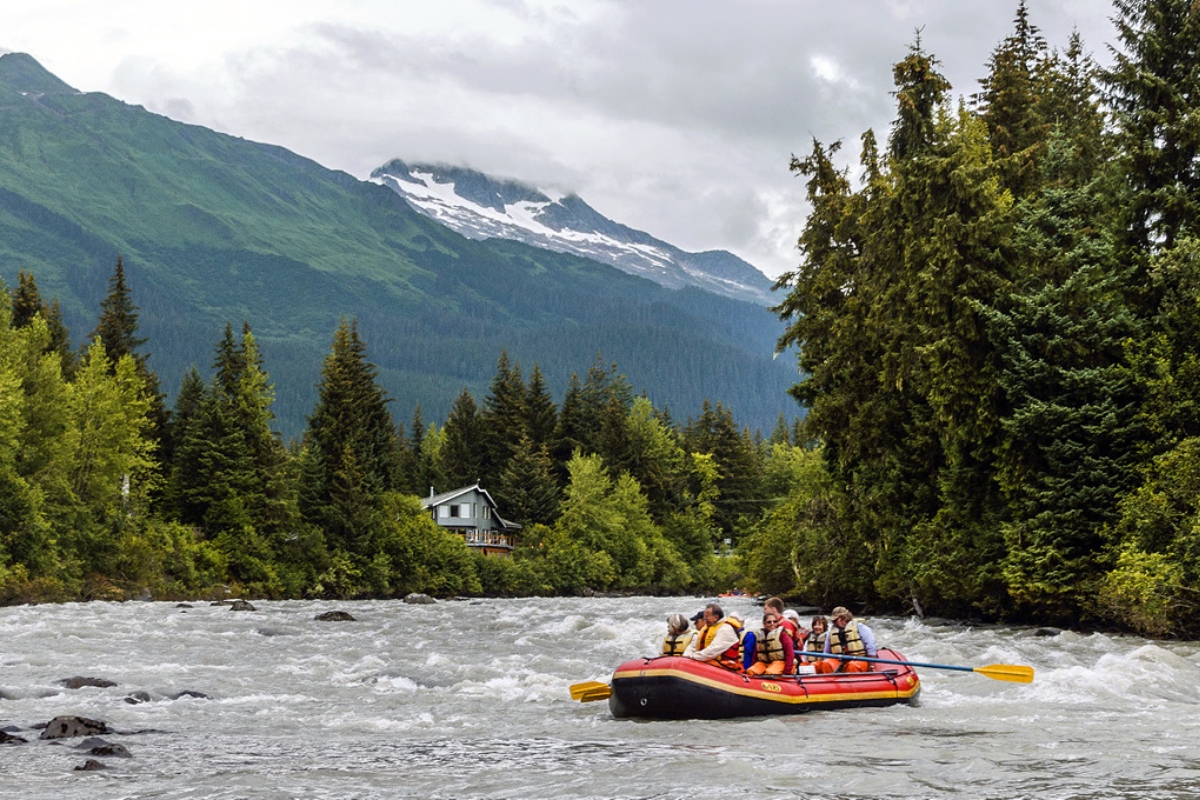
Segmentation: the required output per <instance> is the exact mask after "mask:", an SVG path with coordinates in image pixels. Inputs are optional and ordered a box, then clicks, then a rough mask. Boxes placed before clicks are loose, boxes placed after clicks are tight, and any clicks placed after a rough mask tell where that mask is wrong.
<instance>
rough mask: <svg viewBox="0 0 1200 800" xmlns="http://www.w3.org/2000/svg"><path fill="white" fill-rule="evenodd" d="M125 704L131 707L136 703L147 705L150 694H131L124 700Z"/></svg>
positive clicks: (139, 692)
mask: <svg viewBox="0 0 1200 800" xmlns="http://www.w3.org/2000/svg"><path fill="white" fill-rule="evenodd" d="M125 702H126V703H129V705H131V706H136V705H137V704H138V703H149V702H150V693H149V692H141V691H138V692H131V693H130V695H129V696H128V697H126V698H125Z"/></svg>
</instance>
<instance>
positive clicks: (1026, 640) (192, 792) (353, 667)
mask: <svg viewBox="0 0 1200 800" xmlns="http://www.w3.org/2000/svg"><path fill="white" fill-rule="evenodd" d="M254 605H255V606H256V610H255V611H232V610H231V609H230V608H229V607H226V606H210V605H209V604H207V603H205V602H196V603H194V604H193V607H192V608H180V607H178V606H177V604H175V603H163V602H140V603H82V604H64V605H41V606H19V607H9V608H0V642H3V650H0V728H4V729H7V730H8V731H9V732H10V733H12V734H13V735H17V736H22V737H24V738H26V739H28V740H29V741H28V742H27V743H25V744H20V743H13V744H3V745H0V797H13V798H17V797H20V798H55V800H67V799H68V798H173V799H174V798H447V799H449V798H494V799H496V800H500V799H501V798H505V799H516V798H592V797H595V798H720V800H731V798H738V797H746V798H754V800H760V798H774V797H780V798H783V797H788V798H794V797H804V798H841V799H845V798H882V797H895V798H942V797H964V798H965V797H969V798H1031V799H1032V798H1037V799H1038V800H1067V798H1100V797H1103V798H1131V799H1133V798H1136V799H1137V800H1147V799H1148V798H1159V799H1161V800H1173V799H1175V798H1180V799H1182V798H1188V799H1189V800H1193V799H1194V798H1200V714H1198V713H1197V711H1198V710H1200V705H1198V703H1197V686H1200V643H1197V642H1152V641H1149V640H1145V639H1140V638H1135V637H1129V636H1112V635H1106V634H1077V633H1071V632H1063V633H1059V634H1057V635H1052V636H1045V635H1038V631H1036V630H1035V629H1032V628H1016V627H1000V626H996V627H989V626H966V625H961V624H954V623H949V622H944V621H937V620H925V621H923V622H922V621H918V620H915V619H902V618H887V617H881V618H871V619H870V620H869V622H870V624H871V625H872V627H873V629H874V630H875V632H876V636H877V638H878V639H879V642H880V644H881V645H886V646H889V647H893V648H895V649H897V650H900V651H901V652H903V653H905V654H906V655H907V656H908V657H909V658H910V659H911V660H913V661H923V662H929V663H937V664H954V665H964V666H986V665H989V664H998V663H1006V664H1028V665H1031V666H1033V667H1034V668H1035V670H1036V671H1037V677H1036V679H1035V681H1034V682H1033V683H1032V684H1027V685H1026V684H1017V683H1008V682H1002V681H997V680H992V679H990V678H988V677H985V676H983V675H980V674H976V673H964V672H952V671H945V670H934V669H922V670H920V673H921V679H922V685H923V690H922V695H921V702H920V704H919V705H918V706H916V707H909V706H894V707H891V708H881V709H848V710H836V711H828V710H827V711H814V712H811V713H808V714H802V715H797V716H790V717H771V718H760V719H747V720H728V721H719V722H637V721H618V720H614V719H613V718H612V717H611V715H610V714H609V713H608V707H607V704H606V703H603V702H596V703H578V702H574V701H572V700H571V699H570V696H569V693H568V687H569V686H570V685H571V684H573V683H578V682H582V681H589V680H600V681H607V680H608V677H609V675H610V674H611V671H612V669H613V667H615V666H616V665H617V664H619V663H621V662H622V661H625V660H628V659H630V658H633V657H636V656H639V655H646V654H652V653H653V652H654V651H655V650H656V649H657V648H658V646H659V642H660V641H661V638H662V635H663V633H664V632H665V619H666V616H667V614H669V613H671V612H675V611H679V612H686V613H687V614H688V615H689V616H690V615H691V613H693V612H694V611H697V610H699V609H700V608H701V607H702V605H703V600H702V599H698V598H693V599H679V598H668V599H659V598H628V599H525V600H483V601H451V602H440V603H438V604H436V605H430V606H420V605H406V604H404V603H401V602H396V601H378V602H344V603H329V602H324V603H322V602H300V601H297V602H258V601H256V602H255V604H254ZM728 607H729V608H730V609H733V610H737V611H740V612H742V613H743V614H746V615H748V617H749V618H750V619H751V620H753V619H755V618H756V617H757V616H758V609H757V607H756V606H754V605H753V604H752V603H751V602H750V601H748V600H740V599H739V600H734V601H732V602H730V603H728ZM330 610H344V611H348V612H350V613H351V614H353V615H354V617H355V618H356V621H354V622H320V621H316V620H314V616H315V615H317V614H319V613H322V612H324V611H330ZM1043 633H1044V632H1043ZM74 676H85V677H96V678H104V679H107V680H110V681H114V682H116V684H117V685H116V686H113V687H108V688H96V687H86V688H82V689H75V690H71V689H66V688H63V687H62V686H60V685H59V683H58V682H59V681H60V680H62V679H65V678H70V677H74ZM139 691H140V692H145V693H147V694H149V696H150V700H149V701H148V702H142V703H138V704H130V703H127V702H125V699H124V698H126V697H128V696H130V695H131V694H132V693H134V692H139ZM180 692H196V693H201V694H203V695H206V696H207V697H194V696H186V695H185V696H183V697H180V698H178V699H170V698H171V697H173V696H175V695H177V694H179V693H180ZM61 714H74V715H80V716H83V717H89V718H92V719H98V720H102V721H104V722H106V723H107V724H108V725H109V726H110V727H111V728H112V729H113V730H114V731H116V733H113V734H106V735H104V736H103V737H102V738H103V739H105V740H106V741H109V742H114V743H119V744H122V745H124V746H125V747H126V748H128V750H129V752H130V753H131V754H132V758H126V759H117V758H107V759H98V760H102V761H104V762H105V763H106V764H107V765H108V767H109V769H106V770H103V771H95V772H83V771H76V769H75V768H76V767H77V766H82V765H83V763H84V762H85V761H86V760H87V759H88V758H89V757H90V756H89V755H88V753H87V752H86V751H84V750H80V749H79V748H78V747H77V745H78V743H79V741H80V740H78V739H76V740H70V739H68V740H62V743H61V744H54V743H51V742H48V741H41V740H39V739H38V733H39V731H38V730H36V729H34V726H36V725H37V724H39V723H41V724H44V723H46V722H48V721H49V720H50V719H51V718H53V717H55V716H58V715H61Z"/></svg>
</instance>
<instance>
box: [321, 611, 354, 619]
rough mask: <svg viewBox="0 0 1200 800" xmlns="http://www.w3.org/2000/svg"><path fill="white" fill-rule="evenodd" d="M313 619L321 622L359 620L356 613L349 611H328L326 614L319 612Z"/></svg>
mask: <svg viewBox="0 0 1200 800" xmlns="http://www.w3.org/2000/svg"><path fill="white" fill-rule="evenodd" d="M313 619H315V620H317V621H319V622H357V621H358V620H356V619H355V618H354V615H353V614H351V613H350V612H349V611H326V612H325V613H324V614H317V615H316V616H315V617H313Z"/></svg>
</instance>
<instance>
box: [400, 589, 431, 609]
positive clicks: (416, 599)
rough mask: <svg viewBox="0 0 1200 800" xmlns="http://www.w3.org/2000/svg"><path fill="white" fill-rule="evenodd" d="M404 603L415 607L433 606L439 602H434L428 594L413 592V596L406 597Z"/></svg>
mask: <svg viewBox="0 0 1200 800" xmlns="http://www.w3.org/2000/svg"><path fill="white" fill-rule="evenodd" d="M404 602H406V603H408V604H409V605H414V606H431V605H433V604H434V603H436V602H437V600H434V599H433V598H432V597H430V596H429V595H427V594H421V593H420V592H413V593H412V594H408V595H405V597H404Z"/></svg>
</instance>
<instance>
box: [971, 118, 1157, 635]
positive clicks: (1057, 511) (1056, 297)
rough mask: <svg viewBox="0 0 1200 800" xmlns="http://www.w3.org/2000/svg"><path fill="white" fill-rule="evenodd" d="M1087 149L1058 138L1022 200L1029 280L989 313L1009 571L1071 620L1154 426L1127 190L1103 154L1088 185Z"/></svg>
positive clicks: (1014, 590) (1026, 593)
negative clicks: (1130, 347)
mask: <svg viewBox="0 0 1200 800" xmlns="http://www.w3.org/2000/svg"><path fill="white" fill-rule="evenodd" d="M1078 159H1079V148H1078V147H1077V141H1076V140H1075V139H1074V138H1071V137H1068V136H1067V135H1065V134H1062V133H1059V134H1056V135H1054V136H1053V137H1051V140H1050V142H1049V148H1048V151H1047V155H1046V157H1045V160H1044V165H1043V168H1042V173H1043V176H1042V178H1041V182H1042V185H1043V189H1042V191H1041V192H1040V193H1039V195H1038V196H1037V197H1036V198H1032V199H1031V200H1030V201H1028V202H1027V203H1026V204H1025V205H1024V206H1023V207H1022V209H1021V222H1020V225H1019V226H1018V230H1017V235H1016V239H1015V244H1016V248H1017V252H1018V257H1019V258H1020V260H1021V261H1022V263H1024V264H1026V265H1028V266H1027V269H1026V275H1027V276H1028V278H1027V281H1026V288H1024V290H1023V291H1017V292H1013V293H1011V294H1009V295H1008V296H1006V297H1005V298H1004V304H1003V306H1001V307H995V306H991V307H986V308H985V311H984V314H985V321H986V324H987V326H988V328H989V334H990V338H991V339H992V340H993V341H995V342H996V343H997V346H998V349H999V352H1000V355H1001V359H1002V368H1001V370H1000V373H999V375H998V384H999V387H1000V389H1001V391H1002V392H1003V401H1002V407H1003V408H1004V409H1005V411H1004V413H1003V414H1002V416H1001V426H1002V431H1003V433H1002V437H1001V443H1000V445H999V446H998V447H997V448H995V449H996V452H997V454H998V457H997V481H998V483H999V486H1000V487H1001V490H1002V491H1003V492H1004V495H1005V501H1006V505H1007V508H1008V514H1009V516H1010V520H1009V521H1008V522H1007V523H1006V524H1005V526H1004V536H1005V544H1006V550H1007V555H1006V558H1005V562H1004V566H1005V570H1004V571H1005V580H1006V582H1007V584H1008V591H1009V594H1010V595H1011V596H1012V597H1013V598H1015V599H1016V600H1018V601H1019V602H1020V603H1022V604H1024V606H1025V607H1026V608H1028V609H1035V608H1036V609H1037V612H1038V613H1040V614H1041V615H1043V616H1044V617H1045V618H1047V619H1050V618H1054V619H1058V620H1062V621H1065V620H1068V619H1077V618H1079V615H1080V614H1081V613H1085V612H1086V611H1087V607H1088V605H1089V604H1090V602H1091V600H1090V592H1089V590H1088V588H1087V587H1088V586H1089V583H1090V580H1091V578H1092V576H1094V575H1095V574H1096V573H1097V572H1098V571H1100V569H1101V568H1102V562H1103V560H1104V550H1105V547H1104V539H1103V530H1104V527H1105V526H1106V525H1109V524H1111V523H1112V522H1113V521H1114V520H1115V518H1116V515H1117V502H1118V500H1119V499H1120V497H1121V496H1122V495H1123V494H1125V493H1126V492H1127V491H1129V490H1130V489H1131V488H1132V487H1133V485H1134V480H1135V477H1136V474H1137V469H1136V468H1137V465H1138V463H1139V462H1140V460H1141V446H1140V445H1141V442H1142V440H1143V438H1144V437H1143V434H1142V428H1143V425H1142V423H1141V422H1140V421H1139V420H1138V413H1137V412H1138V408H1139V405H1140V403H1139V400H1138V391H1137V386H1136V383H1135V381H1134V380H1133V373H1132V370H1131V369H1130V367H1129V364H1128V361H1127V350H1126V343H1127V342H1129V341H1131V340H1133V339H1135V338H1136V337H1137V334H1138V331H1139V325H1138V323H1137V321H1136V318H1135V317H1134V315H1133V313H1132V311H1131V309H1130V307H1129V305H1128V297H1129V295H1130V287H1129V285H1128V283H1127V281H1128V280H1129V275H1130V269H1129V267H1128V266H1127V265H1123V264H1122V263H1121V261H1120V258H1119V247H1118V242H1117V238H1116V232H1117V226H1116V225H1115V224H1114V223H1113V220H1114V219H1115V218H1116V211H1117V209H1116V205H1115V202H1114V200H1115V197H1116V193H1115V192H1114V191H1113V190H1112V182H1111V179H1110V178H1109V177H1108V176H1107V175H1106V174H1105V172H1104V171H1103V170H1102V169H1100V168H1099V167H1100V165H1096V164H1093V165H1092V169H1093V172H1094V174H1095V177H1093V178H1092V179H1091V180H1087V181H1086V182H1084V183H1080V182H1079V176H1080V174H1081V172H1080V166H1079V164H1078Z"/></svg>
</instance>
